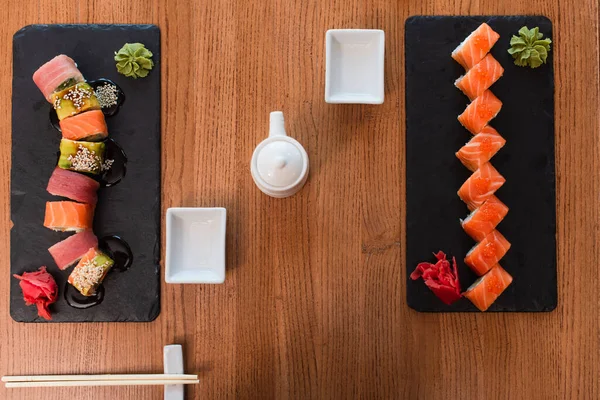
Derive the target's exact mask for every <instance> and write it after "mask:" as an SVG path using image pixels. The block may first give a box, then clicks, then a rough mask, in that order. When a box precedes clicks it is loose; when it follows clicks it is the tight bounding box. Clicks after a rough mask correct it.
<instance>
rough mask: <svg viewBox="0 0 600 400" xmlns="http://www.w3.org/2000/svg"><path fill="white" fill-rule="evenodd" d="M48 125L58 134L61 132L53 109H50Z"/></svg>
mask: <svg viewBox="0 0 600 400" xmlns="http://www.w3.org/2000/svg"><path fill="white" fill-rule="evenodd" d="M50 125H52V127H54V129H56V130H57V131H59V132H62V129H60V121H59V120H58V115H56V111H54V107H51V108H50Z"/></svg>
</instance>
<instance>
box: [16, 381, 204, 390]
mask: <svg viewBox="0 0 600 400" xmlns="http://www.w3.org/2000/svg"><path fill="white" fill-rule="evenodd" d="M197 383H200V381H199V380H198V379H139V380H133V379H131V380H94V381H29V382H25V381H21V382H6V383H5V386H6V387H7V388H28V387H59V386H139V385H193V384H197Z"/></svg>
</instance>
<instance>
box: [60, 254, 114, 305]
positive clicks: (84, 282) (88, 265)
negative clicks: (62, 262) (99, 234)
mask: <svg viewBox="0 0 600 400" xmlns="http://www.w3.org/2000/svg"><path fill="white" fill-rule="evenodd" d="M113 264H114V261H113V260H112V259H111V258H110V257H109V256H107V255H106V254H104V253H103V252H101V251H100V250H98V249H97V248H91V249H89V250H88V252H87V253H85V255H84V256H83V258H82V259H81V260H80V261H79V263H78V264H77V266H76V267H75V268H74V269H73V272H71V275H69V279H68V281H69V283H70V284H71V285H73V287H74V288H75V289H77V290H79V292H80V293H81V294H82V295H84V296H92V295H94V294H96V289H97V288H98V286H99V285H100V284H101V283H102V281H103V280H104V277H105V276H106V274H107V273H108V271H109V270H110V269H111V267H112V266H113Z"/></svg>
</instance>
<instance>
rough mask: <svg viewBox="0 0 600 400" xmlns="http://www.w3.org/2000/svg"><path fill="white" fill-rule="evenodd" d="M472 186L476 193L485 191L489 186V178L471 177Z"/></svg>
mask: <svg viewBox="0 0 600 400" xmlns="http://www.w3.org/2000/svg"><path fill="white" fill-rule="evenodd" d="M473 186H475V190H477V192H478V193H480V194H481V193H485V192H487V190H488V188H489V187H490V178H473Z"/></svg>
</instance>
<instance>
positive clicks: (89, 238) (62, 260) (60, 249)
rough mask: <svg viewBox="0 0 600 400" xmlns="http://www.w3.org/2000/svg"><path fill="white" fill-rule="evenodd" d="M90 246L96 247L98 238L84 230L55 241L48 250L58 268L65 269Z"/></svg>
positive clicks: (77, 259) (78, 258) (89, 231)
mask: <svg viewBox="0 0 600 400" xmlns="http://www.w3.org/2000/svg"><path fill="white" fill-rule="evenodd" d="M92 247H98V238H97V237H96V235H94V233H93V232H92V231H91V230H85V231H82V232H79V233H76V234H74V235H73V236H69V237H68V238H66V239H65V240H63V241H61V242H58V243H56V244H55V245H54V246H52V247H50V248H49V249H48V251H49V252H50V255H51V256H52V258H53V259H54V261H55V262H56V265H57V266H58V268H60V269H67V268H69V267H70V266H71V265H73V264H75V263H76V262H77V261H79V260H80V259H81V257H83V256H84V254H85V253H87V252H88V250H89V249H91V248H92Z"/></svg>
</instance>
